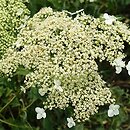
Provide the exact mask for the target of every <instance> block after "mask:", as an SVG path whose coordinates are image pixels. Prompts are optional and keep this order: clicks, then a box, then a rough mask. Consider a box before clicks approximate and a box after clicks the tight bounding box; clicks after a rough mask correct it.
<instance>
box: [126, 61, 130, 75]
mask: <svg viewBox="0 0 130 130" xmlns="http://www.w3.org/2000/svg"><path fill="white" fill-rule="evenodd" d="M126 69H127V70H128V74H129V75H130V61H129V62H128V64H127V65H126Z"/></svg>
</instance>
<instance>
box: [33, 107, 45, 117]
mask: <svg viewBox="0 0 130 130" xmlns="http://www.w3.org/2000/svg"><path fill="white" fill-rule="evenodd" d="M35 111H36V112H37V119H41V118H46V112H45V110H44V109H43V108H40V107H36V108H35Z"/></svg>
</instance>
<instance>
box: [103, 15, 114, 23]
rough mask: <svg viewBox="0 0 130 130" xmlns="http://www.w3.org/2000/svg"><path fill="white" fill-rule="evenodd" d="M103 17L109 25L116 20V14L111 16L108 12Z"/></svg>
mask: <svg viewBox="0 0 130 130" xmlns="http://www.w3.org/2000/svg"><path fill="white" fill-rule="evenodd" d="M103 18H104V19H105V23H106V24H108V25H111V24H112V23H113V22H114V21H116V18H115V17H114V16H110V15H108V14H107V13H104V15H103Z"/></svg>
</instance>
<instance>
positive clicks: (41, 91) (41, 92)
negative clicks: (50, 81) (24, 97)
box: [38, 88, 47, 96]
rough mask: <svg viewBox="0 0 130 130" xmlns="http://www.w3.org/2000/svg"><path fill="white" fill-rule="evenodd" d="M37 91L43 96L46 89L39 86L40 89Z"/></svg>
mask: <svg viewBox="0 0 130 130" xmlns="http://www.w3.org/2000/svg"><path fill="white" fill-rule="evenodd" d="M38 92H39V94H40V95H41V96H44V95H45V94H46V92H47V90H44V89H43V88H40V89H39V90H38Z"/></svg>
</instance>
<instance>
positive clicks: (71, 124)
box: [67, 117, 75, 128]
mask: <svg viewBox="0 0 130 130" xmlns="http://www.w3.org/2000/svg"><path fill="white" fill-rule="evenodd" d="M67 122H68V123H67V126H68V127H69V128H72V127H73V126H75V122H74V120H73V118H72V117H70V118H67Z"/></svg>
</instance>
